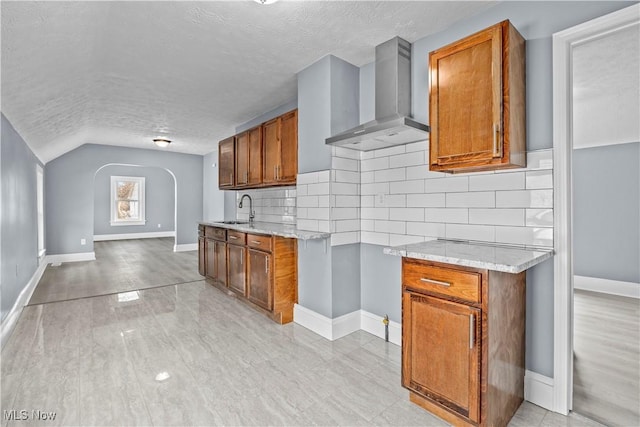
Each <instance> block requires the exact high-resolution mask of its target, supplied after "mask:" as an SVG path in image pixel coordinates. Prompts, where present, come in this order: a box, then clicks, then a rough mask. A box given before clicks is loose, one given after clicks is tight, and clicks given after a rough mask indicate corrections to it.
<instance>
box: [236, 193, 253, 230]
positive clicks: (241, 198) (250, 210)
mask: <svg viewBox="0 0 640 427" xmlns="http://www.w3.org/2000/svg"><path fill="white" fill-rule="evenodd" d="M245 197H248V198H249V224H253V220H254V219H255V218H256V212H255V211H254V210H253V200H251V196H250V195H248V194H243V195H242V197H240V204H239V205H238V207H239V208H240V209H242V202H243V201H244V198H245Z"/></svg>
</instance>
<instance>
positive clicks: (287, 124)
mask: <svg viewBox="0 0 640 427" xmlns="http://www.w3.org/2000/svg"><path fill="white" fill-rule="evenodd" d="M281 119H282V120H281V126H280V163H279V165H278V181H279V182H281V183H295V182H296V178H297V175H298V110H294V111H291V112H289V113H286V114H284V115H282V116H281Z"/></svg>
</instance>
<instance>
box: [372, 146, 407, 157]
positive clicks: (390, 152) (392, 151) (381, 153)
mask: <svg viewBox="0 0 640 427" xmlns="http://www.w3.org/2000/svg"><path fill="white" fill-rule="evenodd" d="M405 147H406V146H405V145H396V146H395V147H389V148H381V149H380V150H374V152H373V156H374V157H388V156H395V155H396V154H404V153H405V152H406V151H405Z"/></svg>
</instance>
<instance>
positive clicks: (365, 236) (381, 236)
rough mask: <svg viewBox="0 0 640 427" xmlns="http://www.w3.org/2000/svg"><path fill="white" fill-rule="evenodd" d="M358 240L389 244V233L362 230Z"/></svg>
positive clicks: (373, 243)
mask: <svg viewBox="0 0 640 427" xmlns="http://www.w3.org/2000/svg"><path fill="white" fill-rule="evenodd" d="M360 241H361V242H362V243H369V244H371V245H382V246H388V245H389V234H388V233H375V232H371V231H362V232H361V233H360Z"/></svg>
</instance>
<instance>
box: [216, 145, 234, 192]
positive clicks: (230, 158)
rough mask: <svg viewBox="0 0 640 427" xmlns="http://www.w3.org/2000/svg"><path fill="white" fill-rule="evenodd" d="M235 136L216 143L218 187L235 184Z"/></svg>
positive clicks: (231, 186)
mask: <svg viewBox="0 0 640 427" xmlns="http://www.w3.org/2000/svg"><path fill="white" fill-rule="evenodd" d="M235 161H236V157H235V137H233V136H232V137H230V138H227V139H225V140H222V141H220V143H219V144H218V187H220V188H233V187H234V186H235V178H234V176H235Z"/></svg>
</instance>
